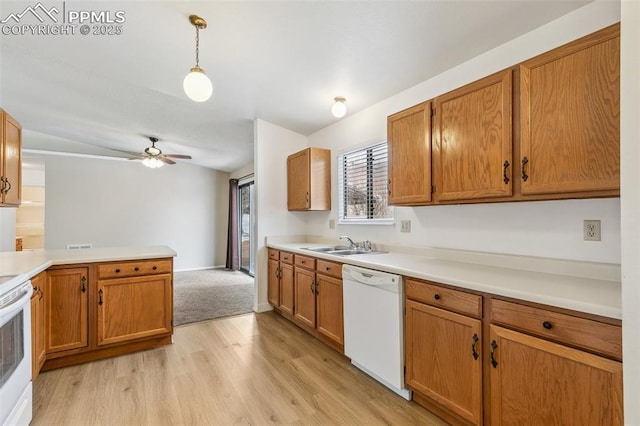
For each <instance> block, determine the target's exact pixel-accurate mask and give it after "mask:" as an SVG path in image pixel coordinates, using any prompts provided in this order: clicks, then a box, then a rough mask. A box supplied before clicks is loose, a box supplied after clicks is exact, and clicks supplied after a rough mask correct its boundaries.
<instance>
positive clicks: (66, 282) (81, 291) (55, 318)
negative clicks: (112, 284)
mask: <svg viewBox="0 0 640 426" xmlns="http://www.w3.org/2000/svg"><path fill="white" fill-rule="evenodd" d="M88 278H89V271H88V268H69V269H56V270H52V271H47V285H46V288H45V294H46V297H45V301H46V311H47V318H46V330H47V331H46V346H47V354H50V353H55V352H61V351H66V350H70V349H78V348H86V347H87V346H88V344H89V341H88V338H87V330H88V327H89V324H88V318H87V304H88V301H89V299H88V295H89V291H88V287H89V282H88Z"/></svg>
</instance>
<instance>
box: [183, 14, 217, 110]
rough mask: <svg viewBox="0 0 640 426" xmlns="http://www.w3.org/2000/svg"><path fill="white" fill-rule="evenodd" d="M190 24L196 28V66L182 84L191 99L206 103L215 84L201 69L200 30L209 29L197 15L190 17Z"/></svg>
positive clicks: (205, 22)
mask: <svg viewBox="0 0 640 426" xmlns="http://www.w3.org/2000/svg"><path fill="white" fill-rule="evenodd" d="M189 22H191V25H193V26H194V27H196V66H195V67H193V68H191V70H190V72H189V74H187V76H186V77H185V78H184V80H183V82H182V88H183V89H184V92H185V93H186V94H187V96H188V97H189V99H191V100H192V101H194V102H205V101H207V100H209V98H211V95H212V94H213V84H212V83H211V80H209V77H207V75H206V74H205V72H204V70H203V69H202V68H200V30H203V29H205V28H207V21H205V20H204V18H201V17H199V16H197V15H191V16H189Z"/></svg>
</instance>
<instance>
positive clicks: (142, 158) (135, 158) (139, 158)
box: [127, 157, 144, 161]
mask: <svg viewBox="0 0 640 426" xmlns="http://www.w3.org/2000/svg"><path fill="white" fill-rule="evenodd" d="M127 160H136V161H139V160H144V157H131V158H127Z"/></svg>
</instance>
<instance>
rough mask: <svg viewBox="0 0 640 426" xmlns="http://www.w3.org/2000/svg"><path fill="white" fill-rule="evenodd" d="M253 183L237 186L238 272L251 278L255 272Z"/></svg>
mask: <svg viewBox="0 0 640 426" xmlns="http://www.w3.org/2000/svg"><path fill="white" fill-rule="evenodd" d="M253 186H254V185H253V182H248V183H245V184H242V185H240V186H239V191H238V192H239V197H240V200H239V201H240V203H239V204H240V220H239V222H240V229H239V232H240V238H238V240H239V241H240V270H242V271H245V272H247V273H248V274H249V275H251V276H253V275H254V271H255V261H254V259H253V256H252V253H253V252H254V236H253V228H254V226H253V224H254V213H253V211H254V208H253Z"/></svg>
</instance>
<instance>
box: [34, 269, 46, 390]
mask: <svg viewBox="0 0 640 426" xmlns="http://www.w3.org/2000/svg"><path fill="white" fill-rule="evenodd" d="M46 280H47V278H46V273H44V272H42V273H40V274H38V275H36V276H35V277H33V278H32V279H31V284H32V285H33V296H31V377H32V380H35V379H36V377H38V374H40V369H42V366H43V365H44V362H45V361H46V359H47V348H46V338H45V333H46V322H45V312H46V311H45V304H46V303H47V300H46V298H45V296H46V292H45V290H46V289H45V286H46Z"/></svg>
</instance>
